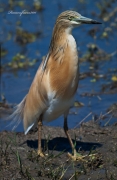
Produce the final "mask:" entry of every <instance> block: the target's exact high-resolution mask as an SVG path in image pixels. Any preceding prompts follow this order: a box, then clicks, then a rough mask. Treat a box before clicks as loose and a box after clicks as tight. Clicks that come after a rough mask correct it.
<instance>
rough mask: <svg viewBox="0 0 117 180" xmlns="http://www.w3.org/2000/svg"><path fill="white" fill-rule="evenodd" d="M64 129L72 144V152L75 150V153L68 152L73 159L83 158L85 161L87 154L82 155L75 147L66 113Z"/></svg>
mask: <svg viewBox="0 0 117 180" xmlns="http://www.w3.org/2000/svg"><path fill="white" fill-rule="evenodd" d="M64 131H65V134H66V136H67V138H68V140H69V142H70V145H71V148H72V152H73V155H72V154H70V153H68V156H69V157H70V158H71V159H73V160H74V161H76V160H81V161H84V158H85V156H82V155H80V154H79V153H77V151H76V149H75V147H74V144H73V141H72V139H71V137H70V135H69V133H68V125H67V116H66V115H64Z"/></svg>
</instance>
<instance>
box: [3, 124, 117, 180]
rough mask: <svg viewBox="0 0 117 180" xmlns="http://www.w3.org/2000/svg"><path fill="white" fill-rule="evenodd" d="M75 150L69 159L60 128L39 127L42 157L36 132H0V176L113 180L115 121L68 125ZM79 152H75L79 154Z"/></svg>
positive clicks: (116, 177) (116, 171)
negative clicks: (80, 157) (25, 133)
mask: <svg viewBox="0 0 117 180" xmlns="http://www.w3.org/2000/svg"><path fill="white" fill-rule="evenodd" d="M69 133H70V135H71V137H72V139H73V140H74V145H75V147H76V149H77V151H78V153H79V154H80V155H82V156H85V155H86V156H85V157H84V158H83V159H82V160H78V161H73V160H71V159H70V158H69V157H68V154H67V153H68V152H70V153H71V148H70V145H69V142H68V139H67V138H66V136H65V134H64V131H63V129H62V128H58V127H47V126H45V127H43V136H42V146H43V150H44V152H45V154H48V155H47V156H45V157H44V158H42V157H39V156H37V147H38V141H37V137H38V132H37V129H35V131H31V132H30V133H29V134H28V135H24V134H23V133H13V132H7V131H4V132H0V180H19V179H24V180H56V179H62V180H72V179H75V180H117V123H116V124H114V125H112V126H108V127H100V126H99V125H98V124H96V123H94V122H93V121H89V122H87V123H83V124H82V125H81V126H80V128H77V129H71V130H69ZM80 155H79V156H80Z"/></svg>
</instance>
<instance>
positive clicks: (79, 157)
mask: <svg viewBox="0 0 117 180" xmlns="http://www.w3.org/2000/svg"><path fill="white" fill-rule="evenodd" d="M86 156H87V155H85V156H83V155H81V154H79V153H75V154H74V155H72V154H70V153H68V157H69V158H70V159H72V160H73V161H85V159H84V158H85V157H86Z"/></svg>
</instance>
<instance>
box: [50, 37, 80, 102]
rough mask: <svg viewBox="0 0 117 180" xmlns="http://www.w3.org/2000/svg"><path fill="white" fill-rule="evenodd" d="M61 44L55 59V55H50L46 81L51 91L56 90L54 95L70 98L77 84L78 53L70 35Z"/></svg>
mask: <svg viewBox="0 0 117 180" xmlns="http://www.w3.org/2000/svg"><path fill="white" fill-rule="evenodd" d="M63 46H64V49H62V48H61V50H59V51H57V52H58V54H56V56H58V58H57V60H56V57H55V56H52V55H51V56H50V59H49V61H48V73H49V75H48V82H49V84H50V89H51V91H52V92H56V93H55V96H56V97H60V98H62V99H70V98H72V96H74V94H75V92H76V89H77V85H78V54H77V48H76V42H75V39H74V38H73V36H72V35H69V36H68V37H67V38H66V40H65V42H64V43H63ZM61 47H62V45H61Z"/></svg>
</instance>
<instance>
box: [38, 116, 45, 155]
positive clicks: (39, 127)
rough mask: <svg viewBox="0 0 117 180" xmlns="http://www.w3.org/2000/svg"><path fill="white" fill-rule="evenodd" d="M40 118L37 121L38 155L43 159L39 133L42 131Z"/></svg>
mask: <svg viewBox="0 0 117 180" xmlns="http://www.w3.org/2000/svg"><path fill="white" fill-rule="evenodd" d="M42 125H43V124H42V118H40V119H39V121H38V155H39V156H41V157H44V154H43V152H42V148H41V131H42Z"/></svg>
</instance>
